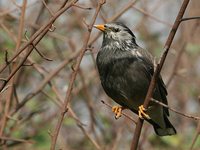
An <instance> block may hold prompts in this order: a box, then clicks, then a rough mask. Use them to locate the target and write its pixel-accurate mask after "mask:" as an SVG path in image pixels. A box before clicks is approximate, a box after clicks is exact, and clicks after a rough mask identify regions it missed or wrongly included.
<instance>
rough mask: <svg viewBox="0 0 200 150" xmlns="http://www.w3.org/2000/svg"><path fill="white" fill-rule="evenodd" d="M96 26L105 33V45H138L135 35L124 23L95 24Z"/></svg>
mask: <svg viewBox="0 0 200 150" xmlns="http://www.w3.org/2000/svg"><path fill="white" fill-rule="evenodd" d="M94 27H95V28H97V29H99V30H101V31H102V32H103V34H104V39H103V46H105V45H106V46H109V45H110V46H117V47H119V48H120V47H123V48H125V47H126V48H128V47H130V48H132V47H133V46H137V44H136V41H135V35H134V34H133V33H132V31H131V30H130V29H129V28H128V27H127V26H125V25H124V24H122V23H107V24H102V25H94ZM124 46H125V47H124Z"/></svg>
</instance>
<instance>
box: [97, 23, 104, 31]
mask: <svg viewBox="0 0 200 150" xmlns="http://www.w3.org/2000/svg"><path fill="white" fill-rule="evenodd" d="M94 27H95V28H97V29H99V30H101V31H105V26H104V25H103V24H100V25H94Z"/></svg>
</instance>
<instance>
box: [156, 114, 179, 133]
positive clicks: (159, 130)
mask: <svg viewBox="0 0 200 150" xmlns="http://www.w3.org/2000/svg"><path fill="white" fill-rule="evenodd" d="M164 120H165V125H166V128H161V127H160V126H158V125H157V124H154V125H153V127H154V130H155V132H156V134H157V135H159V136H167V135H174V134H176V129H175V128H174V127H173V125H172V124H171V123H170V121H169V120H168V118H167V116H166V115H165V114H164Z"/></svg>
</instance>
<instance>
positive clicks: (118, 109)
mask: <svg viewBox="0 0 200 150" xmlns="http://www.w3.org/2000/svg"><path fill="white" fill-rule="evenodd" d="M122 110H123V108H122V107H121V106H113V107H112V111H113V112H114V113H115V119H119V118H120V117H121V115H122Z"/></svg>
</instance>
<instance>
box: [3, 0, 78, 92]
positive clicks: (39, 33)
mask: <svg viewBox="0 0 200 150" xmlns="http://www.w3.org/2000/svg"><path fill="white" fill-rule="evenodd" d="M77 1H78V0H73V1H71V2H70V3H69V4H68V5H66V6H65V7H63V8H61V9H60V10H59V11H58V12H57V13H56V14H55V15H54V17H52V18H51V19H50V20H49V21H48V23H47V24H45V25H43V26H42V27H41V28H40V29H39V30H38V31H37V32H36V33H35V34H34V35H33V36H32V37H31V38H30V40H29V41H28V42H27V43H26V44H25V45H24V46H23V47H22V48H20V49H19V50H17V53H16V54H15V55H14V56H13V57H12V58H11V59H10V60H8V64H5V65H3V67H2V68H1V69H0V73H1V72H2V71H3V70H4V69H5V68H6V67H7V66H8V65H9V64H10V63H11V62H12V61H13V60H14V59H15V58H16V57H18V56H19V55H20V54H21V53H22V52H23V51H24V50H25V49H26V48H27V47H29V48H28V51H27V53H26V55H25V56H24V58H23V59H22V60H21V62H20V63H19V64H18V66H17V67H16V68H15V69H14V70H13V71H12V72H11V73H10V75H9V76H8V77H7V79H6V81H5V82H3V84H2V85H1V86H0V91H2V90H3V88H4V87H5V85H6V84H7V83H8V81H9V80H10V79H11V78H12V77H13V76H14V75H15V73H16V72H17V71H18V70H19V69H20V68H21V66H22V65H23V64H24V62H25V61H26V60H27V58H28V57H29V55H30V54H31V52H32V50H33V48H34V47H33V46H32V43H33V44H34V45H37V44H38V43H39V42H40V40H41V39H42V38H43V37H44V36H45V35H46V33H47V32H48V31H49V28H50V27H51V26H52V24H53V23H54V21H55V20H56V19H57V18H58V17H59V16H60V15H61V14H62V13H64V12H65V11H66V10H67V9H69V8H70V7H71V6H73V4H74V3H76V2H77ZM36 38H37V40H36V41H35V42H34V40H35V39H36Z"/></svg>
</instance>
